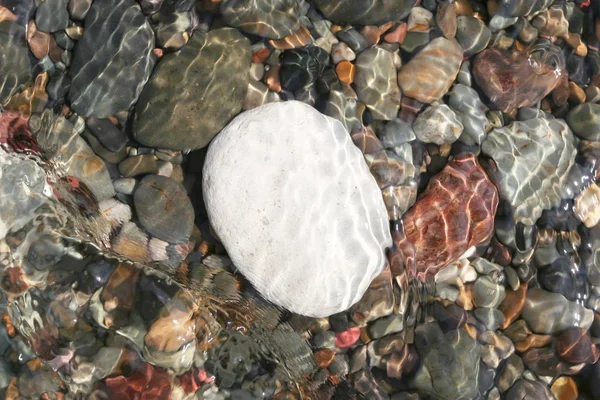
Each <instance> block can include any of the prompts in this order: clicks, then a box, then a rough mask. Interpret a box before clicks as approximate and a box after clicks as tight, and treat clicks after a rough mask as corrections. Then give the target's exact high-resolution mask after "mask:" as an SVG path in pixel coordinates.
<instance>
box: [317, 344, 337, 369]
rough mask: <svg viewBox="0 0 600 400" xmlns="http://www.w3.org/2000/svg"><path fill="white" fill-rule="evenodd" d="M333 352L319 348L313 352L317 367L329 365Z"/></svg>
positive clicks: (333, 355)
mask: <svg viewBox="0 0 600 400" xmlns="http://www.w3.org/2000/svg"><path fill="white" fill-rule="evenodd" d="M334 357H335V352H334V351H333V350H331V349H321V350H319V351H317V352H316V353H315V360H316V361H317V365H318V366H319V368H327V367H329V366H330V365H331V362H332V361H333V358H334Z"/></svg>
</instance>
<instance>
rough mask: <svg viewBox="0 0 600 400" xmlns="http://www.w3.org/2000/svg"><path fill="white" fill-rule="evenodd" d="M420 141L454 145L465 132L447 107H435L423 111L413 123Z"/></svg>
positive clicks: (443, 105)
mask: <svg viewBox="0 0 600 400" xmlns="http://www.w3.org/2000/svg"><path fill="white" fill-rule="evenodd" d="M413 130H414V131H415V134H416V135H417V138H419V140H420V141H422V142H425V143H435V144H437V145H443V144H452V143H454V142H455V141H456V140H457V139H458V137H459V136H460V135H461V133H462V132H463V125H462V123H461V122H460V121H459V120H458V118H457V116H456V114H455V113H454V111H452V110H451V109H450V108H449V107H448V106H447V105H445V104H442V105H433V106H431V107H429V108H427V109H426V110H425V111H423V112H422V113H421V114H419V116H418V117H417V120H416V121H415V122H414V123H413Z"/></svg>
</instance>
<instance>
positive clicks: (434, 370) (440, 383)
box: [413, 322, 481, 398]
mask: <svg viewBox="0 0 600 400" xmlns="http://www.w3.org/2000/svg"><path fill="white" fill-rule="evenodd" d="M415 345H416V347H417V350H418V352H419V354H420V355H421V360H422V368H421V374H423V373H426V374H427V375H429V377H430V378H429V383H428V385H430V387H431V389H433V392H434V393H435V394H436V395H437V396H439V397H442V398H461V397H464V398H474V397H475V394H476V393H477V381H476V379H473V377H474V376H477V375H478V369H479V359H480V357H481V346H480V345H479V343H477V341H476V340H475V339H473V338H472V337H471V336H469V334H468V333H467V332H466V331H465V330H464V329H458V330H455V331H451V332H448V333H446V334H445V335H444V333H443V332H442V330H441V328H440V327H439V326H438V325H437V324H436V323H435V322H431V323H426V324H423V325H421V326H419V327H418V328H417V331H416V333H415ZM425 370H426V371H425ZM418 376H419V373H417V375H416V376H415V380H414V382H413V385H416V387H417V388H419V389H424V390H427V389H428V388H427V386H423V385H422V384H421V383H419V379H418Z"/></svg>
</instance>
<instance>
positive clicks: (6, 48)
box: [0, 20, 31, 104]
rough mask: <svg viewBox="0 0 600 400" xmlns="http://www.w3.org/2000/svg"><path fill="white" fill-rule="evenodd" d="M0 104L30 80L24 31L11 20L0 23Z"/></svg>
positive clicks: (29, 63)
mask: <svg viewBox="0 0 600 400" xmlns="http://www.w3.org/2000/svg"><path fill="white" fill-rule="evenodd" d="M0 48H2V53H3V57H2V62H1V63H0V104H2V103H4V102H5V101H6V100H7V99H8V98H9V97H10V96H12V95H13V94H14V93H15V92H16V91H17V90H18V89H19V87H20V86H21V85H23V84H25V83H26V82H27V81H28V80H30V79H31V62H30V60H29V50H28V48H27V42H26V41H25V29H24V28H23V27H21V26H20V25H18V24H17V23H16V22H14V21H11V20H5V21H0Z"/></svg>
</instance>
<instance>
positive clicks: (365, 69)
mask: <svg viewBox="0 0 600 400" xmlns="http://www.w3.org/2000/svg"><path fill="white" fill-rule="evenodd" d="M354 84H355V87H356V93H357V94H358V98H359V99H360V101H361V102H363V103H364V104H365V105H366V106H367V108H368V109H369V110H370V111H371V113H372V115H373V118H375V119H383V120H392V119H395V118H396V115H397V114H398V110H399V108H400V89H399V87H398V83H397V78H396V68H395V67H394V61H393V55H392V53H390V52H388V51H386V50H383V49H381V48H378V47H373V48H370V49H368V50H365V51H363V52H362V53H360V54H359V55H358V58H357V59H356V77H355V82H354Z"/></svg>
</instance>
